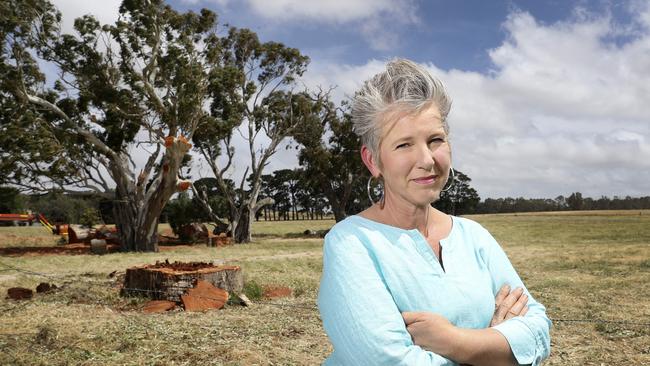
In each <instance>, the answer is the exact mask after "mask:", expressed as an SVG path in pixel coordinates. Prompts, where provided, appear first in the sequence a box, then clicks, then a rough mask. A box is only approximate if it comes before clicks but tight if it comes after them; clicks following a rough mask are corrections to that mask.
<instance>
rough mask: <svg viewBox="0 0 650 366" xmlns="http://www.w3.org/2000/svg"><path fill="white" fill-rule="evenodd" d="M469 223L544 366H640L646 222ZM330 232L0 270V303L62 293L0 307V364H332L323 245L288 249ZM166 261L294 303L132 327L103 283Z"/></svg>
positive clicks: (36, 235) (275, 232)
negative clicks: (513, 285)
mask: <svg viewBox="0 0 650 366" xmlns="http://www.w3.org/2000/svg"><path fill="white" fill-rule="evenodd" d="M470 218H472V219H474V220H476V221H478V222H480V223H481V224H483V225H484V226H485V227H487V228H488V229H489V230H490V231H491V232H492V234H493V235H494V236H495V237H496V238H497V240H498V241H499V242H500V243H501V245H502V246H503V247H504V249H505V250H506V252H507V253H508V255H509V257H510V259H511V261H512V262H513V264H514V266H515V268H517V270H518V272H519V274H520V275H521V276H522V278H523V279H524V281H525V282H526V284H527V286H528V288H529V289H530V291H531V293H532V294H533V295H534V296H535V297H536V298H537V299H538V300H539V301H541V302H542V303H543V304H544V305H546V307H547V310H548V314H549V316H550V317H551V318H552V319H554V327H553V329H552V346H553V349H552V355H551V358H550V359H549V360H548V361H547V362H546V364H547V365H650V325H649V324H648V323H650V301H649V300H648V299H650V211H620V212H616V211H608V212H597V213H591V212H582V213H561V214H557V213H553V214H546V213H544V214H516V215H514V214H513V215H477V216H472V217H470ZM332 224H333V222H332V221H311V222H310V221H298V222H265V223H255V226H254V233H255V234H256V235H257V239H256V241H255V242H254V243H252V244H248V245H236V246H228V247H219V248H208V247H205V246H202V245H195V246H191V247H187V246H184V247H178V248H175V249H172V250H167V251H164V252H160V253H148V254H133V253H117V254H109V255H104V256H91V255H47V256H11V257H9V256H4V257H0V292H1V293H2V294H5V293H6V291H7V289H8V288H9V287H14V286H23V287H30V288H34V287H35V286H36V285H37V284H38V283H39V282H50V283H54V284H56V285H58V286H60V287H62V288H61V289H60V290H58V291H57V292H54V293H51V294H42V295H41V294H37V295H36V296H35V297H34V298H33V299H32V300H26V301H20V302H16V301H12V300H7V299H1V300H0V364H2V365H5V364H7V365H33V364H43V365H64V364H80V365H106V364H132V365H195V364H206V365H207V364H214V365H222V364H223V365H311V364H320V362H321V361H322V360H323V359H324V358H325V357H326V355H327V354H328V353H329V352H330V351H331V347H330V345H329V343H328V341H327V337H326V335H325V334H324V332H323V330H322V326H321V323H320V319H319V316H318V311H317V310H316V308H315V304H316V295H317V289H318V281H319V277H320V271H321V268H322V266H321V259H322V252H321V246H322V239H310V238H300V237H298V236H299V234H300V233H302V232H303V231H304V230H305V229H308V228H309V229H313V230H320V229H325V228H327V227H329V226H331V225H332ZM20 245H24V246H47V245H56V238H55V237H53V236H50V235H49V234H47V233H46V231H45V230H44V229H43V228H38V227H32V228H29V227H21V228H0V247H8V246H20ZM164 259H169V260H170V261H174V260H182V261H211V260H225V261H226V262H228V263H233V264H237V265H240V266H241V267H242V269H243V270H244V273H245V277H246V280H247V281H248V282H249V283H257V284H259V285H262V286H264V285H284V286H288V287H290V288H292V289H293V291H294V295H293V296H292V297H289V298H282V299H274V300H260V301H256V303H255V304H254V305H253V306H252V307H249V308H244V307H240V306H234V305H232V306H227V307H226V308H225V309H222V310H218V311H211V312H206V313H185V312H182V311H173V312H169V313H165V314H154V315H146V314H143V313H142V312H141V311H140V310H139V309H140V307H141V306H142V304H143V303H144V300H141V299H131V298H121V297H120V296H119V293H118V287H119V280H117V279H116V278H119V276H118V277H112V278H109V276H108V274H109V273H111V272H113V271H118V274H119V273H123V272H124V271H125V269H126V268H127V267H130V266H133V265H136V264H143V263H152V262H155V261H156V260H164ZM7 266H12V267H16V268H18V269H20V271H19V270H16V269H10V268H7ZM37 273H39V274H42V275H47V276H49V277H44V276H41V275H39V274H37ZM3 296H4V295H3ZM570 320H580V322H574V321H570ZM603 320H607V321H614V322H609V323H608V322H602V321H603ZM621 322H627V323H621Z"/></svg>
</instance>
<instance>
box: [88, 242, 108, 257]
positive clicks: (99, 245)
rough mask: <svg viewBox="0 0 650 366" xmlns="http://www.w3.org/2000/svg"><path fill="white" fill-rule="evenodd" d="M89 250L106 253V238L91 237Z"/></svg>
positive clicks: (95, 252) (94, 252)
mask: <svg viewBox="0 0 650 366" xmlns="http://www.w3.org/2000/svg"><path fill="white" fill-rule="evenodd" d="M90 252H91V253H93V254H106V253H108V247H107V246H106V240H104V239H91V240H90Z"/></svg>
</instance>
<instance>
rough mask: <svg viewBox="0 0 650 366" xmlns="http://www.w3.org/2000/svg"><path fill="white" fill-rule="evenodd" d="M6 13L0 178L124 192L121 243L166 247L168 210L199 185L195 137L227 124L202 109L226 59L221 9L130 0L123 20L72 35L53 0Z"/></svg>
mask: <svg viewBox="0 0 650 366" xmlns="http://www.w3.org/2000/svg"><path fill="white" fill-rule="evenodd" d="M0 12H2V15H1V16H2V18H3V21H2V22H1V26H0V32H2V33H1V34H0V39H1V42H2V45H1V46H2V50H1V51H2V53H1V56H0V57H1V64H0V83H1V84H0V136H1V137H0V156H1V162H0V176H1V177H0V183H3V184H12V185H14V186H20V187H22V188H24V189H28V190H48V189H51V188H52V187H60V188H63V189H92V190H95V191H98V192H114V205H113V207H114V216H115V221H116V224H117V227H118V230H119V235H120V239H121V242H122V247H123V249H124V250H137V251H157V249H158V244H157V230H156V229H157V224H158V218H159V216H160V213H161V211H162V210H163V208H164V206H165V204H166V203H167V201H168V200H169V198H170V197H171V196H172V195H173V194H174V193H176V192H178V191H180V190H183V189H187V187H188V185H189V182H188V181H185V180H183V179H181V178H180V176H179V172H180V169H181V167H182V166H183V164H184V163H187V160H188V155H187V154H188V151H189V149H190V148H191V144H190V143H189V141H190V140H191V139H192V138H193V136H194V134H195V132H196V131H197V128H199V126H201V125H211V126H217V125H219V123H220V121H219V120H218V119H215V118H213V117H212V116H211V115H210V113H209V111H207V109H206V108H204V106H205V105H207V104H208V103H209V100H210V98H211V97H212V93H210V92H209V90H210V86H212V85H214V84H215V82H214V80H213V76H215V75H217V74H218V73H219V72H218V71H215V68H219V67H220V66H219V64H218V61H219V60H220V55H219V47H220V46H221V43H220V40H219V37H218V36H217V35H216V33H215V26H216V15H215V14H214V13H212V12H210V11H206V10H203V11H201V13H200V14H196V13H192V12H188V13H179V12H177V11H174V10H173V9H171V8H170V7H169V6H167V5H165V4H164V2H163V1H162V0H125V1H124V2H123V3H122V4H121V6H120V8H119V19H118V21H117V22H116V23H115V24H110V25H101V24H100V23H99V22H98V21H97V20H96V19H95V18H94V17H92V16H84V17H81V18H78V19H76V20H75V22H74V29H75V31H76V34H62V33H61V29H60V21H61V14H60V12H59V11H58V10H57V9H56V8H55V7H54V6H53V5H52V4H51V3H49V2H48V1H47V0H29V1H25V0H8V1H3V2H2V5H0ZM44 70H48V73H49V74H50V76H52V74H56V76H55V80H54V82H53V83H52V80H51V79H50V80H48V79H47V78H46V75H45V71H44ZM136 152H137V156H135V155H134V154H136ZM136 161H140V163H136Z"/></svg>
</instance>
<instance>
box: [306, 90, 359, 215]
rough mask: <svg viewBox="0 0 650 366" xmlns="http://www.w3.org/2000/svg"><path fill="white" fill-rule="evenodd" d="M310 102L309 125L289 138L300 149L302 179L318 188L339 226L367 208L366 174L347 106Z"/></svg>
mask: <svg viewBox="0 0 650 366" xmlns="http://www.w3.org/2000/svg"><path fill="white" fill-rule="evenodd" d="M313 100H315V101H314V102H313V103H312V106H311V107H312V108H311V115H312V118H309V119H306V120H307V121H308V122H309V125H308V126H306V127H304V128H301V129H300V130H299V131H297V132H296V133H295V134H294V136H293V137H294V139H295V140H296V141H297V142H298V143H299V144H300V146H301V148H300V152H299V161H300V164H301V166H302V167H303V168H304V170H305V174H306V176H307V177H309V179H310V180H311V181H312V184H313V185H315V186H317V187H319V188H320V191H321V192H322V193H323V194H324V195H325V197H326V198H327V201H328V203H329V205H330V207H331V208H332V211H333V213H334V218H335V219H336V221H337V222H339V221H341V220H343V219H344V218H345V217H346V216H347V215H348V214H349V213H351V211H358V210H357V207H358V206H367V205H368V204H369V202H368V199H367V195H366V194H365V193H364V192H365V191H366V190H365V188H366V186H365V184H366V181H367V180H368V178H369V173H368V170H367V169H366V168H365V167H364V166H363V164H362V162H361V157H360V155H359V148H360V146H361V142H360V140H359V138H358V137H357V136H356V135H355V133H354V132H353V130H352V121H351V116H350V114H349V113H348V106H347V104H346V103H343V104H342V105H341V106H340V107H336V106H335V105H334V104H333V103H332V102H330V101H329V100H328V99H327V98H316V99H313Z"/></svg>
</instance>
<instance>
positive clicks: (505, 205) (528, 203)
mask: <svg viewBox="0 0 650 366" xmlns="http://www.w3.org/2000/svg"><path fill="white" fill-rule="evenodd" d="M642 209H650V196H645V197H630V196H626V197H624V198H621V197H618V196H614V197H613V198H609V197H605V196H602V197H600V198H591V197H582V194H581V193H580V192H575V193H572V194H571V195H569V196H568V197H564V196H558V197H556V198H555V199H550V198H523V197H519V198H511V197H507V198H487V199H485V200H483V201H480V202H479V203H478V204H477V205H476V207H475V208H474V210H473V212H471V213H480V214H488V213H508V212H540V211H579V210H642ZM468 213H470V212H468Z"/></svg>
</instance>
